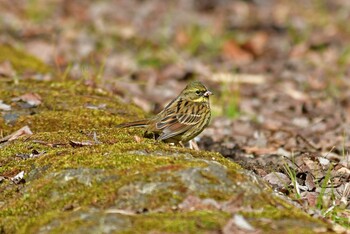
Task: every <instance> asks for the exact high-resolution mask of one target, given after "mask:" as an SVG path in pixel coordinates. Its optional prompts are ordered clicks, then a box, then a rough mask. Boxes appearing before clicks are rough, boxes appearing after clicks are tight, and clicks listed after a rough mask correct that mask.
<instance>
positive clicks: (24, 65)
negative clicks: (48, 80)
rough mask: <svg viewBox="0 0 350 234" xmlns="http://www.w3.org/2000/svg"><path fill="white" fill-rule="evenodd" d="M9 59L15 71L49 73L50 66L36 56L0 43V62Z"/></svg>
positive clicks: (20, 72) (21, 72)
mask: <svg viewBox="0 0 350 234" xmlns="http://www.w3.org/2000/svg"><path fill="white" fill-rule="evenodd" d="M4 61H9V62H10V63H11V65H12V66H13V67H14V69H15V70H16V72H17V73H19V74H23V73H24V72H35V73H42V74H45V73H50V72H52V70H51V68H49V66H47V65H46V64H44V63H43V62H42V61H41V60H39V59H38V58H36V57H34V56H32V55H29V54H26V53H24V52H22V51H20V50H18V49H15V48H13V47H11V46H8V45H0V63H1V62H4Z"/></svg>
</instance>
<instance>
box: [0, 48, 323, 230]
mask: <svg viewBox="0 0 350 234" xmlns="http://www.w3.org/2000/svg"><path fill="white" fill-rule="evenodd" d="M3 50H4V47H0V52H1V51H3ZM5 51H6V49H5ZM16 53H17V52H16ZM17 57H18V56H17ZM15 58H16V56H15V55H14V57H13V58H11V59H10V62H11V63H13V66H14V67H15V68H23V66H24V69H26V68H28V66H29V68H35V66H34V67H33V66H32V64H31V63H26V62H24V61H21V62H20V63H18V60H16V59H15ZM22 58H23V59H31V57H26V56H22ZM3 59H4V58H2V57H0V61H1V60H3ZM28 64H29V65H28ZM36 64H37V63H36ZM39 67H41V66H39ZM0 99H1V102H0V104H2V109H1V108H0V112H1V117H0V138H2V137H4V136H8V135H10V134H11V133H12V132H14V131H16V130H18V129H20V128H22V127H23V126H28V127H29V129H30V130H31V132H33V134H32V135H30V134H29V135H28V134H25V135H23V136H22V137H20V138H17V137H13V138H12V139H11V141H8V140H9V138H3V139H2V140H0V233H237V232H240V233H244V232H253V233H292V232H295V233H313V232H315V231H317V232H318V233H320V232H321V233H326V232H328V230H329V229H328V227H329V225H328V224H326V223H324V222H323V221H321V220H317V219H314V218H312V217H310V216H309V215H308V214H306V213H304V212H303V211H301V210H299V209H298V208H296V207H295V206H293V205H292V204H290V203H289V202H287V201H286V200H284V199H282V198H280V197H278V196H277V195H275V194H274V193H273V191H272V190H271V189H270V188H269V187H268V186H267V185H265V183H263V182H262V181H261V180H260V179H258V178H256V177H255V176H254V175H252V174H251V173H249V172H247V171H245V170H243V169H241V168H240V167H239V166H238V165H237V164H235V163H233V162H231V161H229V160H228V159H225V158H224V157H222V156H221V155H220V154H218V153H214V152H204V151H194V150H190V149H185V148H179V147H174V146H170V145H167V144H164V143H159V142H155V141H154V140H151V139H143V138H142V130H141V129H117V128H115V125H116V124H118V123H121V122H124V121H128V120H134V119H138V118H142V117H144V113H143V112H142V111H141V110H140V109H138V108H137V107H135V106H133V105H126V104H123V103H122V101H121V100H120V99H119V98H118V97H115V96H111V95H110V94H108V93H105V92H103V91H101V90H96V89H92V88H89V87H86V86H84V85H83V84H81V83H79V82H67V81H65V82H57V81H51V82H44V81H33V80H29V81H22V80H18V79H16V80H12V79H4V80H1V78H0ZM4 107H5V108H4ZM27 133H30V131H27ZM22 175H24V177H23V178H22Z"/></svg>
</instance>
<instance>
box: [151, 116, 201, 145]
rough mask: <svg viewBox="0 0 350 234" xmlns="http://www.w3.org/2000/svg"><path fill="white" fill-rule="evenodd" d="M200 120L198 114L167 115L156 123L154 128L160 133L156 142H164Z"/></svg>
mask: <svg viewBox="0 0 350 234" xmlns="http://www.w3.org/2000/svg"><path fill="white" fill-rule="evenodd" d="M200 119H201V115H200V114H191V113H174V112H173V113H172V112H170V113H167V115H165V117H164V118H162V119H160V121H159V122H157V123H156V128H157V129H159V130H161V131H162V134H161V135H160V136H159V137H158V140H165V139H168V138H171V137H173V136H176V135H179V134H181V133H184V132H186V131H187V130H189V129H190V128H191V127H193V125H195V124H197V123H198V122H199V121H200Z"/></svg>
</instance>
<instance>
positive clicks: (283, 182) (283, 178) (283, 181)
mask: <svg viewBox="0 0 350 234" xmlns="http://www.w3.org/2000/svg"><path fill="white" fill-rule="evenodd" d="M263 178H264V180H266V181H267V182H269V183H270V184H272V185H275V186H278V187H287V186H288V185H289V184H290V183H291V180H290V178H289V177H288V176H287V175H285V174H283V173H281V172H271V173H269V174H267V175H266V176H264V177H263Z"/></svg>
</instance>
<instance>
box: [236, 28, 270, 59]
mask: <svg viewBox="0 0 350 234" xmlns="http://www.w3.org/2000/svg"><path fill="white" fill-rule="evenodd" d="M268 39H269V36H268V34H267V33H266V32H257V33H256V34H254V35H253V36H252V37H251V38H250V39H249V40H248V41H247V42H246V43H244V45H243V46H242V48H244V49H245V50H247V51H249V52H251V53H252V54H254V55H255V56H259V55H261V54H263V52H264V50H265V48H266V45H267V42H268Z"/></svg>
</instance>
